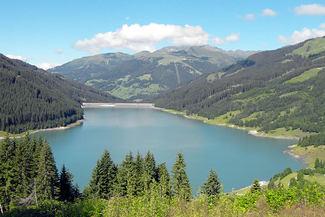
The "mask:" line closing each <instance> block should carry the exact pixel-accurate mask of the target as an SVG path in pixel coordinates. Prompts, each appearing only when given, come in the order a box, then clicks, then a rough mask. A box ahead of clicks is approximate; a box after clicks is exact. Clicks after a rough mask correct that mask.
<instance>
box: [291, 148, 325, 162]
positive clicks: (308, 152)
mask: <svg viewBox="0 0 325 217" xmlns="http://www.w3.org/2000/svg"><path fill="white" fill-rule="evenodd" d="M291 151H292V152H293V153H295V154H297V155H302V156H305V157H306V161H307V163H308V164H309V167H314V163H315V160H316V158H318V159H320V160H322V161H325V146H318V147H314V146H307V147H300V146H296V147H294V148H293V149H292V150H291Z"/></svg>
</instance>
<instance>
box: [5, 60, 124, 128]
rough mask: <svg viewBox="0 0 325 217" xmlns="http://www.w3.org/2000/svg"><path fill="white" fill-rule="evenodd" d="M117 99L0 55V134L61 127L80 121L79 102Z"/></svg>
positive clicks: (81, 112) (80, 110) (112, 100)
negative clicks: (0, 132) (2, 132)
mask: <svg viewBox="0 0 325 217" xmlns="http://www.w3.org/2000/svg"><path fill="white" fill-rule="evenodd" d="M114 101H120V99H118V98H116V97H113V96H111V95H109V94H107V93H104V92H102V91H99V90H95V89H93V88H91V87H87V86H85V85H83V84H79V83H77V82H75V81H71V80H69V79H66V78H64V77H63V76H61V75H58V74H51V73H48V72H46V71H44V70H41V69H38V68H37V67H35V66H32V65H29V64H27V63H25V62H22V61H19V60H14V59H9V58H7V57H5V56H4V55H1V54H0V131H8V132H10V133H20V132H23V131H25V130H29V129H38V128H48V127H56V126H63V125H67V124H69V123H72V122H75V121H76V120H79V119H81V118H82V115H83V111H82V109H81V107H80V105H81V103H82V102H114Z"/></svg>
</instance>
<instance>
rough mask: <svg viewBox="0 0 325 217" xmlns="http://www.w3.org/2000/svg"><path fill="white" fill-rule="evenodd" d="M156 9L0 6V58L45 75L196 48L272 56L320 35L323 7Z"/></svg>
mask: <svg viewBox="0 0 325 217" xmlns="http://www.w3.org/2000/svg"><path fill="white" fill-rule="evenodd" d="M157 2H158V1H152V0H151V1H124V0H120V1H109V0H106V1H104V0H92V1H80V0H79V1H73V0H65V1H61V0H56V1H47V0H38V1H36V0H29V1H18V0H10V1H5V0H3V1H1V9H0V11H1V12H0V19H1V21H2V22H1V28H0V53H2V54H5V55H9V56H10V55H11V57H15V58H21V59H24V60H26V61H27V62H29V63H31V64H36V65H39V66H42V67H45V68H46V67H47V66H49V65H54V64H62V63H65V62H67V61H70V60H73V59H75V58H79V57H82V56H88V55H92V54H95V53H106V52H116V51H122V52H127V53H135V52H138V51H140V50H143V49H147V50H151V51H153V50H155V49H159V48H161V47H162V46H166V45H200V44H210V45H213V46H217V47H220V48H223V49H226V50H229V49H243V50H269V49H276V48H279V47H282V46H285V45H288V44H293V43H296V42H299V41H301V40H305V39H307V38H311V37H317V36H322V35H325V1H324V0H323V1H309V0H285V1H284V0H281V1H279V0H264V1H260V0H251V1H250V0H248V1H242V0H241V1H240V0H236V1H231V0H228V1H224V0H223V1H218V0H215V1H205V0H201V1H192V0H187V1H184V0H183V1H180V0H173V1H169V0H165V1H160V2H159V3H157ZM265 9H268V10H266V11H264V10H265ZM263 12H264V14H263ZM295 31H296V32H295ZM86 39H87V40H86ZM41 64H43V65H41Z"/></svg>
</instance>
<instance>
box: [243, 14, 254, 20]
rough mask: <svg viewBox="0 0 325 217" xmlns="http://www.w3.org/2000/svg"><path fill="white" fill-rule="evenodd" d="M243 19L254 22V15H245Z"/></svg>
mask: <svg viewBox="0 0 325 217" xmlns="http://www.w3.org/2000/svg"><path fill="white" fill-rule="evenodd" d="M245 19H246V20H255V15H254V14H246V16H245Z"/></svg>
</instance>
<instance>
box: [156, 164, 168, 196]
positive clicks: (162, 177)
mask: <svg viewBox="0 0 325 217" xmlns="http://www.w3.org/2000/svg"><path fill="white" fill-rule="evenodd" d="M157 175H158V183H159V185H160V191H161V196H171V185H170V178H169V173H168V170H167V167H166V163H162V164H159V165H158V166H157Z"/></svg>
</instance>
